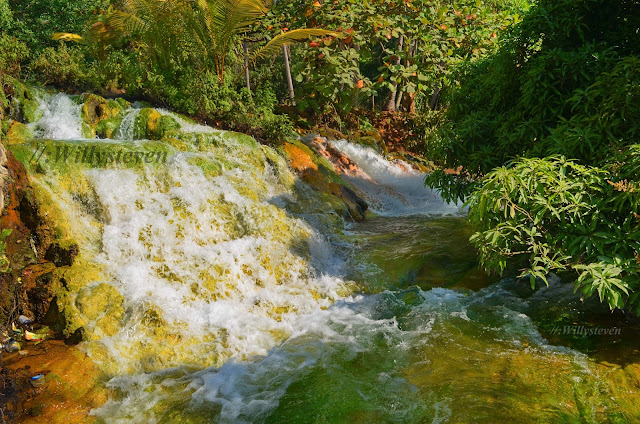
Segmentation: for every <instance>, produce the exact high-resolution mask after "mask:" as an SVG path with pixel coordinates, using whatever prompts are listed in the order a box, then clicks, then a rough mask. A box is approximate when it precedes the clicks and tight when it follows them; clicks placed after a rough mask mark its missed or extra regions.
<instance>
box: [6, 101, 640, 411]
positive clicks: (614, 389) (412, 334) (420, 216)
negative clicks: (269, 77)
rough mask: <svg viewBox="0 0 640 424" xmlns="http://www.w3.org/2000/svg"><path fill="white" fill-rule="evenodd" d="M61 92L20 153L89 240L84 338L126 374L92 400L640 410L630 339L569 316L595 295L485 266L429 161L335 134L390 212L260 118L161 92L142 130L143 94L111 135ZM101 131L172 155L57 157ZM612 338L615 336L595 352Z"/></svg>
mask: <svg viewBox="0 0 640 424" xmlns="http://www.w3.org/2000/svg"><path fill="white" fill-rule="evenodd" d="M42 97H43V99H42V100H41V108H40V109H41V111H40V115H41V116H40V118H39V120H38V121H37V122H34V123H32V124H31V128H32V130H33V132H34V136H35V139H34V140H31V141H29V142H28V143H25V144H23V145H20V146H17V147H15V148H14V153H15V154H16V155H17V156H18V157H19V158H20V160H22V161H23V162H25V163H26V165H27V167H28V168H29V172H30V174H31V176H32V178H33V180H34V182H35V184H37V185H38V187H40V191H41V193H43V194H42V197H43V199H45V200H46V201H47V202H49V203H48V204H49V205H50V207H51V209H52V210H56V211H58V212H59V213H60V216H61V217H64V219H63V221H64V222H66V224H65V225H60V228H57V229H56V231H58V232H59V233H60V234H63V235H64V237H68V238H70V239H71V238H72V239H73V240H75V241H77V242H78V243H79V245H80V252H81V254H80V255H79V257H78V258H77V264H74V268H72V269H70V270H68V271H65V272H66V274H65V278H66V280H65V281H67V282H68V286H69V287H70V292H69V294H68V296H69V299H67V303H66V304H67V305H69V306H68V307H69V308H71V309H73V313H75V314H77V316H79V317H80V322H81V323H83V328H85V329H86V331H87V340H86V341H85V342H83V344H82V345H81V348H82V349H84V350H85V351H86V352H87V353H88V354H89V355H90V357H91V358H92V359H93V360H95V361H96V362H97V363H98V364H99V365H100V366H101V368H102V369H103V370H104V371H105V373H106V374H107V375H109V376H110V381H109V382H108V383H107V386H108V387H109V388H110V389H111V396H110V399H109V401H108V402H107V403H106V404H105V405H104V406H102V407H101V408H98V409H95V410H94V411H92V414H94V415H95V416H97V417H99V418H100V419H101V420H103V421H104V422H107V423H130V422H134V423H152V422H155V423H174V422H175V423H243V422H247V423H386V422H389V423H425V422H433V423H446V422H452V423H453V422H469V423H471V422H473V423H483V422H486V423H497V422H518V423H540V422H594V423H595V422H603V421H605V420H610V421H612V422H633V418H634V417H638V415H634V414H637V413H638V406H636V405H638V404H640V398H639V394H638V393H639V392H640V390H639V389H638V387H640V386H638V382H637V380H634V379H636V378H637V376H638V375H640V373H638V372H637V371H638V370H637V369H636V368H637V367H638V366H637V365H635V364H632V365H629V364H627V365H623V364H621V363H616V362H615V361H613V360H611V358H613V357H616V356H617V355H620V354H621V352H629V351H630V350H629V349H631V348H629V346H628V345H625V346H624V348H621V349H618V345H615V346H614V344H615V339H607V338H593V337H591V338H587V337H578V336H576V337H574V336H575V335H574V336H569V337H562V336H558V334H557V331H556V330H557V328H562V326H566V325H569V324H571V323H572V322H576V321H578V322H580V321H579V320H581V319H582V320H585V319H587V318H588V319H592V320H593V322H592V324H591V325H597V323H598V322H601V321H598V320H599V319H600V318H599V316H600V315H598V314H603V311H602V309H601V308H600V307H599V306H597V305H592V304H590V305H589V308H591V309H589V310H596V311H597V313H594V314H592V313H590V312H587V309H588V308H587V307H586V306H585V305H584V304H582V303H580V301H579V299H578V298H577V297H576V296H575V295H574V294H573V292H572V289H571V286H570V285H567V284H564V283H562V282H560V281H559V280H558V279H556V278H553V279H552V281H551V284H550V286H549V287H548V288H547V287H544V288H539V289H538V290H536V291H535V292H534V291H532V290H531V289H530V287H529V286H528V284H524V283H519V282H516V281H513V280H504V281H500V282H498V281H497V280H496V279H493V278H491V277H489V276H486V275H485V274H484V273H482V271H481V270H479V269H478V263H477V260H476V258H475V253H474V251H473V250H472V248H471V246H470V245H469V244H468V237H469V235H470V231H471V230H470V229H469V228H468V226H467V225H466V223H465V221H464V218H463V217H462V215H463V211H461V208H460V205H452V204H446V203H445V202H443V201H442V200H441V199H440V197H439V196H438V195H437V193H434V192H432V191H429V190H427V189H426V188H425V187H424V183H423V180H424V175H423V174H421V173H420V172H419V171H417V170H415V169H414V168H413V167H412V166H411V165H410V164H408V163H406V162H401V161H396V162H390V161H388V160H387V159H386V158H384V157H382V156H381V155H380V154H379V153H377V152H376V151H375V150H373V149H371V148H368V147H363V146H358V145H354V144H351V143H349V142H347V141H331V142H330V143H331V144H332V146H333V148H335V149H337V150H338V151H340V152H341V153H342V154H344V155H346V156H348V157H349V158H350V160H351V161H353V162H354V163H355V164H356V165H357V167H358V169H359V172H358V173H357V175H343V176H342V178H343V179H344V180H345V181H346V182H348V183H350V184H351V186H352V187H353V190H354V192H356V193H357V194H358V195H359V196H362V197H363V198H364V199H365V200H366V201H367V203H368V204H369V207H370V210H371V211H372V212H373V213H372V214H370V216H369V219H368V220H366V221H365V222H362V223H351V222H347V221H345V220H344V219H343V218H342V217H340V216H338V215H337V214H336V213H335V212H334V211H333V210H332V209H331V208H330V207H329V205H328V203H327V201H326V199H325V198H323V197H322V196H321V195H320V194H319V193H318V192H317V191H315V190H314V189H312V188H311V187H310V186H308V185H307V184H305V183H303V182H302V181H301V179H300V178H298V177H297V176H296V175H295V174H294V173H293V172H292V171H291V169H290V168H289V166H288V165H287V162H286V160H285V158H284V157H283V154H282V151H277V150H276V149H275V148H272V147H267V146H263V145H259V144H258V143H256V142H255V140H253V139H251V138H250V137H247V136H244V135H240V134H234V133H230V132H224V131H219V130H217V129H213V128H209V127H205V126H202V125H198V124H195V123H192V122H190V121H188V120H187V119H186V118H184V117H180V116H177V115H175V114H172V113H170V112H167V111H164V110H157V111H156V112H157V115H158V116H170V117H172V119H174V121H175V122H177V124H178V126H179V129H176V130H173V132H172V133H169V134H170V136H165V137H164V138H162V139H161V140H158V141H150V140H146V139H135V138H140V137H136V136H135V135H136V134H140V133H141V131H142V130H140V128H138V127H136V125H138V124H139V116H140V115H141V114H142V113H143V112H141V108H140V107H138V105H134V107H128V108H127V109H126V110H124V111H123V112H122V114H123V116H122V119H121V121H120V122H119V124H118V127H117V128H115V129H114V131H113V133H112V134H113V135H112V138H111V139H98V138H93V137H91V136H89V135H90V134H89V133H88V132H87V128H86V125H85V126H84V127H83V125H84V124H83V122H82V114H83V113H85V112H86V111H84V112H83V109H82V106H81V105H80V104H79V103H78V102H77V100H76V99H74V98H71V97H69V96H66V95H62V94H56V95H46V94H44V93H43V94H42ZM144 113H147V112H144ZM146 130H147V131H150V130H149V129H148V128H147V129H146ZM89 145H90V146H94V147H95V148H96V149H107V150H108V149H112V150H113V149H116V150H121V151H123V152H131V155H130V156H128V157H130V158H135V157H138V159H139V157H145V156H144V154H146V153H156V152H165V153H166V154H167V157H168V160H167V161H166V162H164V163H154V164H150V163H145V162H144V161H141V160H138V161H137V162H136V160H134V159H132V161H130V162H127V163H122V164H120V163H117V164H116V163H113V164H111V163H110V164H106V165H105V164H100V166H96V165H95V163H92V162H89V163H86V162H83V161H74V160H70V161H64V160H62V161H61V160H60V158H59V157H57V158H56V156H55V155H56V152H60V151H63V148H65V146H66V147H67V148H74V149H75V148H82V147H86V146H89ZM41 148H42V151H43V152H45V154H44V156H42V158H44V159H39V158H40V156H38V162H37V163H35V164H34V163H33V157H34V156H35V155H34V154H33V152H34V149H35V151H37V152H40V151H41V150H39V149H41ZM47 155H48V156H47ZM136 155H138V156H136ZM58 156H59V155H58ZM123 157H124V154H123ZM79 280H82V281H81V282H79ZM76 281H78V282H77V283H76ZM74 290H75V291H74ZM100 301H101V302H102V303H100ZM96 305H97V306H96ZM585 317H587V318H585ZM619 324H620V326H621V327H623V328H624V331H625V332H626V333H624V335H626V336H627V337H628V336H629V335H637V334H640V332H639V331H638V326H637V325H636V324H629V323H628V322H626V321H624V320H622V321H620V322H619ZM71 330H73V329H71ZM554 332H555V333H554ZM622 344H623V345H624V343H622ZM597 345H605V346H609V347H610V346H614V348H612V349H611V351H610V352H609V353H607V354H606V355H605V356H603V357H598V358H597V359H596V357H595V356H594V355H592V354H591V353H592V352H593V351H594V350H595V346H597ZM611 352H613V353H611ZM607 361H608V362H607ZM605 362H606V365H603V364H605ZM616 419H619V421H615V420H616ZM639 419H640V418H639ZM625 420H627V421H625Z"/></svg>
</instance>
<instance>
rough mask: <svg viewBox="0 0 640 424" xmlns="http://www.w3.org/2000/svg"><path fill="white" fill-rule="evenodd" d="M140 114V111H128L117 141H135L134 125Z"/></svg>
mask: <svg viewBox="0 0 640 424" xmlns="http://www.w3.org/2000/svg"><path fill="white" fill-rule="evenodd" d="M139 114H140V109H127V111H125V112H124V116H123V117H122V121H121V122H120V126H119V127H118V130H117V131H116V134H115V137H114V138H115V139H117V140H133V138H134V137H133V136H134V124H135V122H136V118H137V117H138V115H139Z"/></svg>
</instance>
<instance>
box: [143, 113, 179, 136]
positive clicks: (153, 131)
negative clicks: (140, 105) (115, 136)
mask: <svg viewBox="0 0 640 424" xmlns="http://www.w3.org/2000/svg"><path fill="white" fill-rule="evenodd" d="M162 118H163V116H162V115H161V114H160V112H158V111H157V110H154V109H151V108H147V107H146V108H144V109H141V110H140V113H138V116H136V120H135V122H134V124H133V135H134V138H135V139H148V140H159V139H160V138H162V133H163V130H164V129H165V128H167V130H171V129H175V128H171V126H172V125H171V123H170V121H168V120H166V119H165V120H163V119H162ZM170 119H173V118H170ZM174 122H175V120H174ZM161 125H162V126H161ZM176 125H177V122H176ZM178 128H179V125H178Z"/></svg>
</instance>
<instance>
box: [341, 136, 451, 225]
mask: <svg viewBox="0 0 640 424" xmlns="http://www.w3.org/2000/svg"><path fill="white" fill-rule="evenodd" d="M329 143H331V144H332V146H333V147H335V148H336V149H337V150H339V151H340V152H342V153H344V154H345V155H347V156H348V157H349V158H350V159H351V160H353V161H354V162H355V163H356V165H358V167H359V168H360V169H361V170H362V171H364V173H365V175H364V176H362V175H357V176H352V175H345V176H344V178H345V179H347V180H348V181H349V182H351V183H352V184H353V185H355V186H356V187H357V188H358V189H359V190H360V191H361V192H362V193H363V194H364V195H365V200H366V201H367V202H368V203H369V207H370V209H371V210H372V211H373V212H375V213H377V214H379V215H383V216H408V215H444V214H457V213H459V212H460V211H461V208H460V207H459V205H456V204H450V203H445V202H444V201H443V200H442V198H441V197H440V196H439V195H438V194H437V193H436V192H434V191H433V190H431V189H429V188H427V187H425V185H424V177H425V175H424V174H423V173H421V172H419V171H417V170H415V169H414V168H413V167H412V166H411V165H410V164H408V163H406V162H404V161H401V160H396V161H393V162H392V161H388V160H387V159H385V158H384V157H382V156H381V155H380V154H379V153H378V152H376V151H375V150H374V149H372V148H370V147H365V146H360V145H357V144H352V143H349V142H348V141H346V140H336V141H330V142H329Z"/></svg>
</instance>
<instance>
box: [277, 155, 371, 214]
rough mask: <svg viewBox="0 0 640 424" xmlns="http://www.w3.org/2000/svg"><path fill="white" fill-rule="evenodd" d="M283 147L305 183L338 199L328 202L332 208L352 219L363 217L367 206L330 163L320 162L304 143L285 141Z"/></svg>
mask: <svg viewBox="0 0 640 424" xmlns="http://www.w3.org/2000/svg"><path fill="white" fill-rule="evenodd" d="M283 149H284V151H285V152H286V154H287V155H288V157H289V164H290V166H291V167H292V168H293V169H294V170H295V171H296V173H297V174H298V175H299V176H300V178H301V179H302V180H303V181H304V182H305V183H307V184H308V185H310V186H311V187H313V188H314V189H316V190H318V191H320V192H323V193H326V194H329V195H331V196H334V197H336V198H338V199H339V200H340V202H338V205H336V202H335V201H331V202H329V204H330V206H331V207H332V209H334V210H335V211H336V212H337V213H339V214H341V215H342V216H345V217H348V218H351V219H353V220H354V221H362V220H364V219H365V212H366V211H367V209H368V207H369V206H368V205H367V203H366V202H365V201H364V200H362V199H361V198H360V197H359V196H358V195H357V194H356V193H355V192H354V191H353V190H351V189H350V188H348V187H347V186H346V185H345V184H344V183H343V181H342V180H341V179H340V177H339V176H338V175H337V174H336V173H335V172H333V171H332V169H331V168H330V167H331V164H329V163H328V162H322V159H321V158H320V157H317V155H315V154H314V152H313V151H312V150H311V149H310V148H309V147H308V146H305V145H295V144H292V143H285V144H284V146H283ZM314 156H315V157H314Z"/></svg>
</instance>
